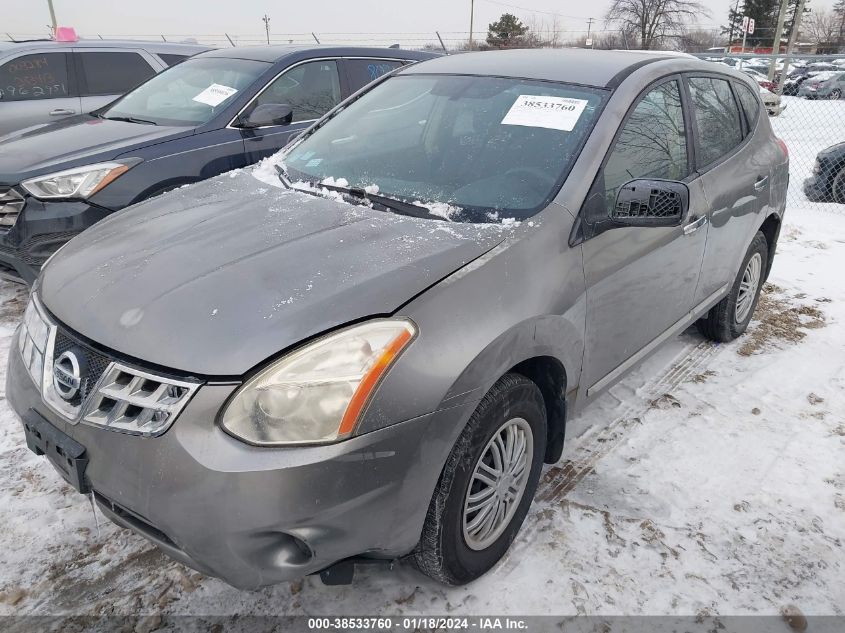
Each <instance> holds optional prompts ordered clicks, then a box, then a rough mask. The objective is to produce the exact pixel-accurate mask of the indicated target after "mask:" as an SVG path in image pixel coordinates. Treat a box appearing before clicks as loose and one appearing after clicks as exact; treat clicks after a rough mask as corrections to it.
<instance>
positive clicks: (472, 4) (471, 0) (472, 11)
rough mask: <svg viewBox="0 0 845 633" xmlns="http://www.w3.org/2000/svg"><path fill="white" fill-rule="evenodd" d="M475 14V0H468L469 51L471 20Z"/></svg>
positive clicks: (470, 48)
mask: <svg viewBox="0 0 845 633" xmlns="http://www.w3.org/2000/svg"><path fill="white" fill-rule="evenodd" d="M474 14H475V0H469V50H472V19H473V17H474Z"/></svg>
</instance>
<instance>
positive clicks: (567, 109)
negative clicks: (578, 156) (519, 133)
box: [502, 95, 588, 132]
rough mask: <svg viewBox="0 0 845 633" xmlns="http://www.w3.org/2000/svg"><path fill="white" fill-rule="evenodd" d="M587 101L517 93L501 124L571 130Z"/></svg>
mask: <svg viewBox="0 0 845 633" xmlns="http://www.w3.org/2000/svg"><path fill="white" fill-rule="evenodd" d="M587 103H588V102H587V100H586V99H570V98H569V97H539V96H537V95H519V97H517V99H516V101H515V102H514V104H513V105H512V106H511V109H510V110H508V113H507V114H506V115H505V118H504V119H502V125H524V126H527V127H545V128H550V129H552V130H563V131H564V132H571V131H572V129H573V128H574V127H575V124H576V123H578V119H579V118H580V117H581V113H582V112H584V108H585V107H587Z"/></svg>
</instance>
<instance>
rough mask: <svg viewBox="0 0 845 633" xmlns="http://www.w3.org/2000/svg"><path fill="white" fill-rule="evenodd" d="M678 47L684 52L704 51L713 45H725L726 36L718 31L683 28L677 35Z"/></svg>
mask: <svg viewBox="0 0 845 633" xmlns="http://www.w3.org/2000/svg"><path fill="white" fill-rule="evenodd" d="M677 42H678V48H679V49H680V50H681V51H683V52H685V53H704V52H706V51H707V49H709V48H713V47H714V46H720V45H722V46H724V45H726V38H725V37H724V36H722V35H720V34H719V32H718V31H706V30H704V29H690V30H684V31H683V32H681V33H679V34H678V35H677Z"/></svg>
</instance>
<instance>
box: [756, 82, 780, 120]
mask: <svg viewBox="0 0 845 633" xmlns="http://www.w3.org/2000/svg"><path fill="white" fill-rule="evenodd" d="M759 88H760V99H761V100H762V101H763V105H764V106H766V113H767V114H768V115H769V116H777V115H779V114H780V113H781V112H783V111H784V110H785V109H786V106H785V105H783V100H782V99H781V98H780V96H779V95H778V94H777V93H774V92H772V91H771V90H768V89H766V88H764V87H763V86H759Z"/></svg>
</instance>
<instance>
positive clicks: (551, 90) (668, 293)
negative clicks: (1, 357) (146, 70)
mask: <svg viewBox="0 0 845 633" xmlns="http://www.w3.org/2000/svg"><path fill="white" fill-rule="evenodd" d="M191 63H192V62H185V64H184V65H185V66H187V65H189V64H191ZM254 112H257V110H255V111H254ZM248 117H249V113H247V118H246V120H249V118H248ZM277 170H278V173H277ZM788 170H789V159H788V154H787V151H786V147H785V146H784V144H783V143H782V142H781V141H779V140H778V139H777V138H776V137H775V135H774V134H773V132H772V128H771V125H770V123H769V119H768V117H766V116H764V115H763V114H762V105H761V103H760V98H759V92H758V90H757V86H756V85H754V84H753V83H752V82H751V80H750V79H748V78H747V77H746V76H745V75H742V74H741V73H737V72H735V71H733V70H729V69H724V70H722V69H720V68H718V67H715V66H714V65H713V64H709V63H707V62H703V61H699V60H697V59H691V58H688V57H678V56H673V55H671V54H667V55H659V54H654V53H650V52H640V51H630V52H628V51H625V52H617V51H593V50H583V49H568V50H567V49H563V50H560V49H558V50H543V49H533V50H510V51H493V52H484V53H467V54H462V55H452V56H449V57H442V58H440V59H435V60H432V61H429V62H425V63H422V64H419V65H413V66H410V67H406V68H402V69H400V70H399V71H397V72H396V73H395V74H391V75H389V76H387V77H385V78H384V79H383V80H381V81H379V82H378V83H376V84H374V85H372V86H371V87H370V88H369V89H367V90H364V91H362V92H361V93H359V94H358V95H357V96H356V97H353V98H351V99H350V100H348V101H346V102H344V104H343V106H342V107H340V108H336V109H335V110H333V111H332V112H331V113H329V114H328V115H327V116H326V117H324V118H323V119H321V120H320V122H319V123H317V124H316V125H314V126H312V127H311V129H310V130H309V131H308V132H306V133H305V135H304V136H303V137H302V138H301V139H299V140H298V141H297V142H296V143H293V144H291V146H290V147H288V148H287V149H286V150H284V152H283V153H282V154H281V155H280V156H277V157H275V158H274V159H271V160H269V161H267V162H266V163H264V164H262V165H261V167H260V168H258V169H256V170H255V171H254V172H253V173H250V172H247V171H246V170H241V171H239V172H236V173H234V174H229V175H223V176H220V177H218V178H215V179H212V180H208V181H205V182H202V183H198V184H197V185H194V186H193V187H189V188H187V189H182V190H179V191H174V192H171V193H169V194H167V195H164V196H161V197H159V198H155V199H153V200H148V201H146V202H144V203H142V204H139V205H136V206H135V207H133V208H131V209H127V210H125V211H123V212H121V213H117V214H115V215H114V216H112V217H110V218H107V219H106V220H104V221H103V222H100V223H99V224H97V225H96V226H95V227H93V228H91V229H90V230H89V231H88V232H86V233H84V234H83V235H80V236H79V237H78V238H76V239H74V240H72V241H71V242H69V243H68V244H67V245H66V246H65V247H64V248H62V249H61V250H60V251H59V252H58V253H56V255H55V256H54V257H53V259H51V260H50V261H49V262H48V263H47V265H46V266H45V267H44V270H43V272H42V274H41V276H40V278H39V280H38V283H37V284H36V285H35V287H34V290H33V292H32V295H31V301H30V303H29V306H28V308H27V310H26V314H25V318H24V325H22V326H21V327H20V328H18V330H17V331H16V332H15V334H14V337H13V339H12V342H11V346H10V351H9V354H8V358H9V367H8V370H7V373H6V375H7V382H6V391H5V396H6V399H7V401H8V403H9V405H10V406H11V408H12V409H13V410H14V411H16V412H17V414H18V415H20V416H21V417H22V419H23V423H24V432H25V434H26V438H27V444H28V446H29V447H30V448H31V449H32V450H33V451H35V452H36V453H37V454H42V455H46V456H47V457H48V459H49V460H50V461H51V462H52V463H53V464H54V466H55V467H56V468H57V469H58V470H59V472H61V473H62V474H63V476H64V477H65V478H66V479H67V480H68V481H69V482H70V483H71V485H73V486H76V487H77V489H78V490H80V492H84V493H87V494H90V495H91V498H92V499H93V500H95V501H96V503H97V504H98V505H99V507H100V508H101V509H102V510H103V512H104V513H105V514H106V515H107V516H108V517H109V518H111V519H112V520H113V521H115V522H117V523H119V524H120V525H123V526H125V527H128V528H130V529H132V530H135V531H136V532H138V533H140V534H141V535H143V536H145V537H146V538H148V539H150V540H151V541H152V542H153V543H155V544H156V545H157V546H159V547H160V548H162V549H163V550H164V551H165V552H166V553H167V554H169V555H170V556H172V557H174V558H176V559H177V560H180V561H182V562H184V563H185V564H187V565H189V566H192V567H195V568H196V569H198V570H200V571H202V572H203V573H206V574H209V575H212V576H218V577H220V578H223V579H224V580H226V581H227V582H229V583H230V584H232V585H234V586H236V587H240V588H250V589H252V588H256V587H259V586H262V585H267V584H272V583H277V582H282V581H286V580H291V579H295V578H299V577H302V576H304V575H307V574H312V573H316V572H322V573H323V577H324V579H327V580H328V581H330V582H349V581H350V580H351V578H352V570H353V567H352V565H353V562H354V560H355V557H360V556H364V557H368V558H370V559H380V560H382V561H385V562H388V561H392V560H396V559H399V558H402V559H405V560H407V561H410V562H412V563H413V564H414V565H415V566H416V567H417V568H418V569H419V570H421V571H422V572H423V573H425V574H428V575H429V576H431V577H432V578H435V579H437V580H439V581H441V582H444V583H448V584H451V585H457V584H463V583H467V582H470V581H472V580H474V579H476V578H478V577H479V576H481V575H482V574H484V573H485V572H487V571H488V570H489V569H491V568H492V567H493V566H494V565H495V564H496V563H497V562H498V561H499V560H500V559H501V558H502V556H504V555H505V553H506V552H507V550H508V548H509V547H510V545H511V543H512V542H513V540H514V538H515V537H516V536H517V533H518V531H519V529H520V526H521V525H522V523H523V520H524V519H525V516H526V514H527V513H528V511H529V507H530V505H531V502H532V499H533V496H534V492H535V490H536V487H537V483H538V480H539V478H540V475H541V472H542V469H543V464H544V462H545V463H554V462H556V461H558V460H559V459H560V457H561V451H562V449H563V441H564V429H565V426H566V425H567V423H568V421H569V420H570V419H571V418H572V416H573V415H577V412H578V411H579V410H581V409H583V407H584V406H585V405H587V404H588V403H589V402H594V401H595V399H596V397H597V396H598V395H599V394H600V393H602V391H603V390H605V389H607V388H608V387H609V386H611V385H612V384H614V383H615V382H616V381H618V380H619V379H620V378H621V377H622V376H624V375H625V374H626V373H627V372H628V371H629V370H630V369H631V368H633V367H635V366H636V365H638V364H639V363H640V362H641V361H642V360H644V359H645V358H647V357H648V356H649V355H650V354H651V353H653V352H654V351H655V350H656V349H658V348H659V346H660V345H661V344H663V343H664V342H666V341H668V340H670V339H671V338H672V337H674V336H675V335H676V334H679V333H680V332H683V331H684V330H686V329H687V328H688V327H689V326H690V325H692V324H693V323H696V322H697V323H698V324H699V328H700V329H701V331H702V332H703V334H704V335H705V336H707V337H709V338H711V339H713V340H717V341H729V340H732V339H734V338H736V337H738V336H740V335H741V334H742V333H743V332H744V331H745V330H746V328H747V327H748V324H749V322H750V321H751V319H752V315H753V314H754V310H755V306H756V303H757V299H758V296H759V292H760V288H761V286H762V285H763V283H764V282H765V280H766V278H767V275H768V273H769V270H770V268H771V265H772V261H773V258H774V254H775V249H776V244H777V238H778V234H779V230H780V225H781V219H782V216H783V213H784V207H785V201H786V187H787V182H788ZM129 173H131V171H130V172H129ZM258 178H260V179H261V180H258ZM691 485H694V483H692V484H691ZM692 492H693V491H691V493H692ZM596 503H597V504H600V503H601V500H600V499H599V500H597V502H596ZM83 546H84V545H83V544H80V547H83ZM44 547H49V543H44Z"/></svg>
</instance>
